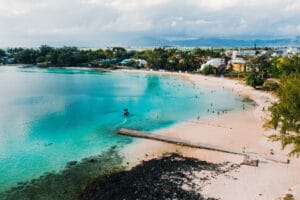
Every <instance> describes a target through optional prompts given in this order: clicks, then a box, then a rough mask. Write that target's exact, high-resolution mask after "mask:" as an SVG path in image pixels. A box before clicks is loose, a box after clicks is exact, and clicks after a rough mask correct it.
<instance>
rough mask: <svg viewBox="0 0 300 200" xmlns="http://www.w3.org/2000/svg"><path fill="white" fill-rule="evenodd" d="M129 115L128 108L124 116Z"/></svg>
mask: <svg viewBox="0 0 300 200" xmlns="http://www.w3.org/2000/svg"><path fill="white" fill-rule="evenodd" d="M128 115H129V111H128V109H127V108H125V109H124V116H128Z"/></svg>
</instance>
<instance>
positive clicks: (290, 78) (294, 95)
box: [269, 73, 300, 155]
mask: <svg viewBox="0 0 300 200" xmlns="http://www.w3.org/2000/svg"><path fill="white" fill-rule="evenodd" d="M278 96H279V101H278V102H276V103H274V104H273V105H272V107H271V108H270V111H271V113H272V116H271V120H270V121H269V124H270V125H271V126H272V127H274V128H275V129H279V130H280V134H278V135H276V134H275V135H272V136H270V138H271V139H272V140H274V141H278V140H279V141H281V144H282V147H283V148H285V147H286V146H287V145H292V147H293V150H292V151H291V152H290V155H295V154H297V153H300V133H299V130H300V74H299V73H294V74H291V75H283V76H282V78H281V84H280V87H279V90H278Z"/></svg>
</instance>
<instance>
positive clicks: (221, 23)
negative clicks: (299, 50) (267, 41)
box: [0, 0, 300, 46]
mask: <svg viewBox="0 0 300 200" xmlns="http://www.w3.org/2000/svg"><path fill="white" fill-rule="evenodd" d="M299 11H300V2H299V0H264V1H261V0H248V1H244V0H210V1H207V0H197V1H195V0H184V1H183V0H63V1H62V0H9V1H7V0H0V27H1V31H0V45H1V46H36V45H40V44H45V43H47V44H50V45H60V46H62V45H78V46H103V45H109V44H112V43H114V44H122V43H124V42H126V41H130V40H132V39H135V38H141V37H145V36H147V37H149V36H150V37H167V36H170V35H171V36H174V37H190V38H196V37H203V36H216V37H219V36H226V37H243V36H260V35H264V36H266V35H267V36H269V37H273V36H274V37H275V36H280V35H284V36H297V35H299V34H300V31H299V26H300V23H299V19H300V12H299Z"/></svg>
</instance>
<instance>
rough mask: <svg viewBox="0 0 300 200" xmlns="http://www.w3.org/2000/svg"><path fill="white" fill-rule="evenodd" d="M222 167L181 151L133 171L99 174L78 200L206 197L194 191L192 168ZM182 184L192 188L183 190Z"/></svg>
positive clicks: (153, 160)
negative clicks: (191, 156) (183, 153)
mask: <svg viewBox="0 0 300 200" xmlns="http://www.w3.org/2000/svg"><path fill="white" fill-rule="evenodd" d="M219 168H220V165H217V164H211V163H207V162H203V161H199V160H196V159H193V158H186V157H182V156H180V155H178V154H171V155H166V156H163V157H161V158H158V159H152V160H150V161H146V162H143V163H142V164H140V165H138V166H136V167H134V168H132V169H131V170H130V171H123V172H118V173H115V174H111V175H108V176H105V177H99V178H98V179H96V180H95V181H94V182H93V183H91V184H90V185H89V186H88V187H87V188H86V189H85V190H84V191H83V193H82V194H81V195H80V197H79V199H81V200H101V199H103V200H104V199H105V200H106V199H123V200H125V199H126V200H131V199H149V200H150V199H151V200H153V199H204V197H203V196H202V195H201V194H200V191H199V188H198V190H194V188H197V187H196V186H195V184H194V183H192V181H191V179H192V178H193V175H192V171H197V172H199V171H201V170H208V171H221V170H220V169H219ZM222 173H224V171H222ZM208 180H209V179H208V178H206V179H203V180H202V181H208ZM183 184H185V185H187V186H188V188H191V189H189V190H185V189H183V187H182V185H183ZM209 199H213V198H209Z"/></svg>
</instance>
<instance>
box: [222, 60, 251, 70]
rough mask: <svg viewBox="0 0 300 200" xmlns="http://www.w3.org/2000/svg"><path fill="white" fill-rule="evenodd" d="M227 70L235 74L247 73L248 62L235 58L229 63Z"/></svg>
mask: <svg viewBox="0 0 300 200" xmlns="http://www.w3.org/2000/svg"><path fill="white" fill-rule="evenodd" d="M227 69H232V71H234V72H246V60H244V59H243V58H235V59H232V60H230V61H229V62H228V65H227Z"/></svg>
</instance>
